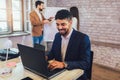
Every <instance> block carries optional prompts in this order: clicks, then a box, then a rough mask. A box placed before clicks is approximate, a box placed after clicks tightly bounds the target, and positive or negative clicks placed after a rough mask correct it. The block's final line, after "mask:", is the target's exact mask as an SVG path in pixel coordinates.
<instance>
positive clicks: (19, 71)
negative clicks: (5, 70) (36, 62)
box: [0, 58, 84, 80]
mask: <svg viewBox="0 0 120 80" xmlns="http://www.w3.org/2000/svg"><path fill="white" fill-rule="evenodd" d="M9 62H16V63H17V64H16V67H11V68H12V73H9V74H5V75H0V80H20V79H22V78H24V77H28V76H29V77H31V78H32V79H33V80H45V79H44V78H43V77H41V76H38V75H36V74H34V73H32V72H30V71H28V70H25V69H24V68H23V65H22V63H21V62H20V59H19V58H16V59H12V60H8V63H9ZM3 64H4V62H0V68H1V67H3ZM83 73H84V71H83V70H81V69H74V70H69V71H68V70H66V71H65V72H63V73H61V74H59V75H57V76H56V77H54V78H52V79H51V80H75V79H77V78H78V77H79V76H81V75H82V74H83Z"/></svg>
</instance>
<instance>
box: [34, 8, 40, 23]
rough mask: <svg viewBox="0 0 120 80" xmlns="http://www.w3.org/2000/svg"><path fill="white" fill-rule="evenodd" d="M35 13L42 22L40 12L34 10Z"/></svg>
mask: <svg viewBox="0 0 120 80" xmlns="http://www.w3.org/2000/svg"><path fill="white" fill-rule="evenodd" d="M35 12H36V13H37V15H38V16H39V19H40V20H41V21H42V15H41V14H40V11H39V10H37V9H35Z"/></svg>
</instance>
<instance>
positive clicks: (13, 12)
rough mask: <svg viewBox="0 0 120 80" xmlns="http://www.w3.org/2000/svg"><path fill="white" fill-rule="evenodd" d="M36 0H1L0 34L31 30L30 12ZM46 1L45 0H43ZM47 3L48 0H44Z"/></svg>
mask: <svg viewBox="0 0 120 80" xmlns="http://www.w3.org/2000/svg"><path fill="white" fill-rule="evenodd" d="M35 1H36V0H0V34H7V33H12V32H18V31H20V32H21V31H23V32H24V31H29V32H30V31H31V23H30V18H29V13H30V12H31V10H33V9H34V8H35ZM43 1H44V0H43ZM44 2H45V3H46V2H47V0H45V1H44Z"/></svg>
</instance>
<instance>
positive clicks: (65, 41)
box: [61, 29, 73, 61]
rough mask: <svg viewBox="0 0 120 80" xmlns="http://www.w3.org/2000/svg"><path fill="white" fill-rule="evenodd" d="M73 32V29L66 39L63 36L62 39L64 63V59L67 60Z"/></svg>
mask: <svg viewBox="0 0 120 80" xmlns="http://www.w3.org/2000/svg"><path fill="white" fill-rule="evenodd" d="M72 32H73V29H71V31H70V33H69V34H68V35H67V36H66V37H64V36H61V38H62V45H61V54H62V61H64V59H65V55H66V51H67V46H68V43H69V40H70V37H71V34H72Z"/></svg>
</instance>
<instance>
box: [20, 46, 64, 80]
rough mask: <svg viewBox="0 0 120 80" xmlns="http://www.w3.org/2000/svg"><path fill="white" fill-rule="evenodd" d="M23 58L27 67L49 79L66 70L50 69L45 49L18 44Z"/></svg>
mask: <svg viewBox="0 0 120 80" xmlns="http://www.w3.org/2000/svg"><path fill="white" fill-rule="evenodd" d="M18 49H19V52H20V56H21V60H22V63H23V66H24V68H25V69H28V70H30V71H31V72H34V73H36V74H37V75H40V76H42V77H44V78H46V79H47V80H50V79H51V78H53V77H55V76H56V75H58V74H60V73H62V72H64V71H65V70H66V69H55V70H53V71H51V70H49V69H48V62H47V61H46V59H45V51H43V50H40V49H35V48H32V47H29V46H25V45H21V44H18Z"/></svg>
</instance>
